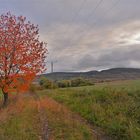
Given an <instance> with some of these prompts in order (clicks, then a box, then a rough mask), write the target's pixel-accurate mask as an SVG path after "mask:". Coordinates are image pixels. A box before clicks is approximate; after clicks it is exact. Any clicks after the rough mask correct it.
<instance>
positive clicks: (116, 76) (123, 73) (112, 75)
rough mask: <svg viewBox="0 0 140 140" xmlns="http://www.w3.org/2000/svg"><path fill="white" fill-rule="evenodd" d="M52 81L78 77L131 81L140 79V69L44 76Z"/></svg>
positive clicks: (100, 80) (58, 73) (96, 79)
mask: <svg viewBox="0 0 140 140" xmlns="http://www.w3.org/2000/svg"><path fill="white" fill-rule="evenodd" d="M43 76H45V77H47V78H48V79H50V80H63V79H72V78H76V77H83V78H87V79H92V80H94V81H96V82H98V81H99V82H102V81H112V80H129V79H140V69H135V68H113V69H108V70H102V71H89V72H54V73H49V74H44V75H43Z"/></svg>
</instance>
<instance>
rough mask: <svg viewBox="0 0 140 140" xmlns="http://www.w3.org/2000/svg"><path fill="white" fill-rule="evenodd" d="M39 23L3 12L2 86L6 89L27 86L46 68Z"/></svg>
mask: <svg viewBox="0 0 140 140" xmlns="http://www.w3.org/2000/svg"><path fill="white" fill-rule="evenodd" d="M38 32H39V29H38V26H35V25H34V24H31V23H30V22H29V21H28V22H27V21H26V18H25V17H23V16H19V17H16V16H14V15H12V14H11V13H10V12H9V13H7V14H3V15H1V16H0V88H1V89H2V90H3V92H4V93H7V92H8V93H9V92H12V91H15V90H16V91H17V90H18V91H25V90H27V88H28V86H29V84H30V82H31V81H32V80H33V79H34V78H35V76H36V75H37V74H39V73H42V72H43V71H44V70H45V58H46V54H47V49H46V46H45V45H44V43H43V42H40V41H39V33H38Z"/></svg>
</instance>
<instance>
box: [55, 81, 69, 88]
mask: <svg viewBox="0 0 140 140" xmlns="http://www.w3.org/2000/svg"><path fill="white" fill-rule="evenodd" d="M57 85H58V87H60V88H64V87H71V81H70V80H62V81H59V82H57Z"/></svg>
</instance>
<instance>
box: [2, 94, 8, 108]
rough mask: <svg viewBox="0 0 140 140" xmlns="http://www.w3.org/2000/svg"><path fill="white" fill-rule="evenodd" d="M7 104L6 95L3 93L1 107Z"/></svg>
mask: <svg viewBox="0 0 140 140" xmlns="http://www.w3.org/2000/svg"><path fill="white" fill-rule="evenodd" d="M7 102H8V93H3V107H5V106H6V105H7Z"/></svg>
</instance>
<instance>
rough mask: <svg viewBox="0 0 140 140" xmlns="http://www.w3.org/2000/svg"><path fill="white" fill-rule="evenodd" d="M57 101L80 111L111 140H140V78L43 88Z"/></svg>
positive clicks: (44, 93) (75, 110)
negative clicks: (74, 86)
mask: <svg viewBox="0 0 140 140" xmlns="http://www.w3.org/2000/svg"><path fill="white" fill-rule="evenodd" d="M40 93H41V96H46V93H47V95H48V96H50V97H51V98H53V99H55V100H56V101H58V102H60V103H62V104H64V105H66V106H68V107H69V108H71V110H72V111H74V112H77V113H79V114H80V115H81V116H82V117H84V118H85V119H86V120H87V121H88V122H89V123H91V124H92V125H96V126H98V127H100V128H102V130H103V131H104V132H105V133H106V134H107V135H110V136H111V137H112V138H113V140H139V139H140V81H139V80H135V81H126V82H124V81H123V82H114V83H105V84H98V85H96V86H87V87H78V88H65V89H55V90H46V91H42V92H40Z"/></svg>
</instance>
